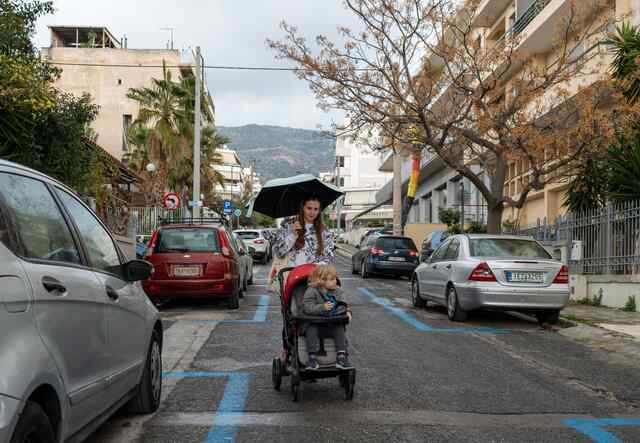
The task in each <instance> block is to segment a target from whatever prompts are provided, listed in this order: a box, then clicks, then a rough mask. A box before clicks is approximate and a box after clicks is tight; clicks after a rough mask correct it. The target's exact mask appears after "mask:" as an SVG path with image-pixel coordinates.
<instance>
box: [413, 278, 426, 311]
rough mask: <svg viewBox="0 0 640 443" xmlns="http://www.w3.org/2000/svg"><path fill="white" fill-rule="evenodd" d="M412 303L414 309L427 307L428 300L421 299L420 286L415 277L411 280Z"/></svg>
mask: <svg viewBox="0 0 640 443" xmlns="http://www.w3.org/2000/svg"><path fill="white" fill-rule="evenodd" d="M411 303H412V304H413V307H414V308H426V307H427V302H426V300H425V299H424V298H422V297H420V284H419V283H418V279H417V278H416V277H415V276H414V277H413V278H412V279H411Z"/></svg>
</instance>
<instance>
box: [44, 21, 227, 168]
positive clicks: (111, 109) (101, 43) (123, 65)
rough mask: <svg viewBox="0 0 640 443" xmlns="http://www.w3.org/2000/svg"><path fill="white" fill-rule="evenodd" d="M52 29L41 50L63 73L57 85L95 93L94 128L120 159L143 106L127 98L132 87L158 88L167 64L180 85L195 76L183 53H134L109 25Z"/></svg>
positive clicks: (78, 92) (78, 93)
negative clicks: (154, 82)
mask: <svg viewBox="0 0 640 443" xmlns="http://www.w3.org/2000/svg"><path fill="white" fill-rule="evenodd" d="M49 29H50V33H51V44H50V46H49V47H48V48H42V49H41V57H42V58H43V60H46V61H48V62H50V63H52V64H54V65H55V66H56V67H58V68H60V69H62V74H61V75H60V78H58V79H57V80H56V82H55V86H56V87H58V88H60V89H61V90H63V91H66V92H69V93H72V94H74V95H76V96H81V95H82V94H85V93H88V94H90V95H91V99H92V101H93V103H95V104H97V105H98V106H99V111H98V116H97V117H96V120H95V121H94V122H93V124H92V128H93V129H94V131H95V132H96V133H97V140H96V142H97V143H99V144H100V145H101V146H103V147H104V148H105V149H106V150H107V151H108V152H109V153H110V154H111V155H113V156H114V157H116V158H117V159H122V157H123V155H124V153H126V152H127V151H128V150H129V146H128V143H127V138H126V136H125V134H126V132H127V130H128V128H129V126H130V125H131V124H132V123H133V122H134V121H135V120H136V118H137V117H138V112H139V105H138V103H137V102H136V101H134V100H131V99H129V98H127V93H128V91H129V89H130V88H141V87H150V86H152V79H154V78H157V79H161V78H162V77H163V71H162V66H163V64H165V65H166V66H168V67H169V68H168V70H169V71H170V72H171V75H172V79H173V80H174V81H178V80H179V78H180V76H181V75H182V76H184V75H193V68H192V62H191V61H185V60H183V58H182V56H181V53H180V51H178V50H168V49H130V48H128V47H127V44H126V43H124V44H123V43H122V42H121V41H120V40H118V39H117V38H115V37H114V36H113V34H112V33H111V32H110V31H109V30H108V29H107V28H105V27H86V26H50V27H49ZM205 88H206V87H205ZM205 91H206V89H205ZM206 97H207V102H208V103H207V104H208V109H209V112H210V113H211V116H212V117H213V116H215V108H214V105H213V100H212V99H211V96H210V94H208V92H207V94H206Z"/></svg>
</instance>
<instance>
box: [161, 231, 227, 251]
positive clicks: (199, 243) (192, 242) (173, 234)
mask: <svg viewBox="0 0 640 443" xmlns="http://www.w3.org/2000/svg"><path fill="white" fill-rule="evenodd" d="M155 252H158V253H164V252H220V247H219V244H218V231H217V230H215V229H203V228H174V229H165V230H163V231H160V233H159V239H158V243H157V246H156V250H155Z"/></svg>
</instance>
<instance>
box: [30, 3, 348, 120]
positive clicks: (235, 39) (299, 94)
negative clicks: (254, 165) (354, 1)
mask: <svg viewBox="0 0 640 443" xmlns="http://www.w3.org/2000/svg"><path fill="white" fill-rule="evenodd" d="M54 6H55V7H56V13H55V14H54V15H53V16H47V17H44V18H42V19H41V20H40V22H39V23H38V28H37V34H36V36H35V41H36V44H37V45H38V46H48V45H49V34H48V30H47V25H79V26H87V25H96V26H106V27H108V28H109V29H110V30H111V31H112V33H113V34H114V35H115V36H116V37H118V38H121V37H122V36H124V35H126V36H127V39H128V44H129V47H130V48H163V47H166V44H167V43H168V40H169V31H164V30H161V29H160V28H164V27H173V28H174V47H175V48H177V49H182V50H184V51H185V54H187V53H188V51H189V49H190V48H193V47H195V46H196V45H199V46H200V47H201V50H202V54H203V56H204V58H205V63H206V64H207V65H238V66H290V64H289V63H287V62H286V61H278V60H275V59H274V53H273V51H271V50H270V49H268V48H267V46H266V44H265V39H266V38H271V39H276V40H277V39H280V38H282V36H283V33H282V31H281V30H280V28H279V24H280V22H281V21H282V20H286V21H287V22H288V23H290V24H292V25H295V26H297V27H298V28H299V29H300V31H301V32H302V33H303V34H304V35H305V36H306V37H307V38H308V39H309V40H310V41H312V40H313V38H314V37H315V36H316V35H318V34H323V35H327V36H329V37H330V38H334V39H336V38H337V32H336V27H337V26H339V25H344V26H351V27H357V23H356V22H355V18H354V17H353V16H352V15H351V14H350V13H349V12H348V11H346V10H345V9H344V6H343V5H342V1H341V0H270V1H259V0H251V1H248V0H218V1H213V2H203V1H197V0H181V1H179V2H170V1H168V0H162V1H151V0H136V1H131V0H127V1H125V0H112V1H110V2H91V5H90V6H89V5H88V4H87V2H85V1H82V0H58V1H55V2H54ZM206 77H207V85H208V87H209V89H210V90H211V92H212V93H213V96H214V100H215V102H216V111H217V122H218V124H220V125H230V126H237V125H242V124H248V123H262V124H274V125H281V126H291V127H300V128H311V129H312V128H315V127H316V126H317V125H318V124H321V125H323V126H327V125H328V124H329V122H330V120H331V119H332V118H333V119H336V120H338V119H340V118H341V116H342V114H341V113H339V112H331V113H329V114H326V113H324V112H322V111H321V110H320V109H318V108H317V106H316V100H315V98H314V97H313V94H312V93H311V91H310V90H309V88H308V86H307V85H306V83H304V82H303V81H301V80H298V79H297V78H296V77H295V76H294V75H293V74H292V73H291V72H280V71H279V72H265V71H253V72H245V71H218V70H208V71H207V73H206Z"/></svg>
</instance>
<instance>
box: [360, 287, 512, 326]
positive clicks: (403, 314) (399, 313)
mask: <svg viewBox="0 0 640 443" xmlns="http://www.w3.org/2000/svg"><path fill="white" fill-rule="evenodd" d="M358 290H359V291H360V292H361V293H362V294H364V295H365V296H366V297H368V298H369V299H370V300H371V301H373V302H374V303H376V304H378V305H380V306H382V307H383V308H385V309H386V310H387V311H389V312H391V313H392V314H393V315H395V316H396V317H398V318H400V319H401V320H402V321H404V322H405V323H407V324H409V325H411V326H413V327H414V328H416V329H417V330H418V331H422V332H430V333H454V334H455V333H471V332H477V333H485V334H505V333H507V332H511V331H510V330H509V329H499V328H436V327H433V326H430V325H428V324H427V323H424V322H422V321H420V320H418V319H417V318H415V317H414V316H413V315H411V314H409V313H408V312H407V311H405V310H404V309H402V308H398V307H395V306H394V305H393V302H392V301H391V300H389V299H386V298H383V297H378V296H377V295H376V294H374V293H373V292H371V291H370V290H369V289H367V288H358Z"/></svg>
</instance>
